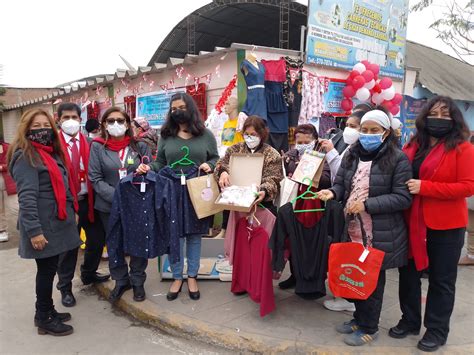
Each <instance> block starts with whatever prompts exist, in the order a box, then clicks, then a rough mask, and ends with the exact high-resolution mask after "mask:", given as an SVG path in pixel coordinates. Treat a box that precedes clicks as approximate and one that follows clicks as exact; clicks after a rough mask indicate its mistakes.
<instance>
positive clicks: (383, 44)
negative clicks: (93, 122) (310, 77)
mask: <svg viewBox="0 0 474 355" xmlns="http://www.w3.org/2000/svg"><path fill="white" fill-rule="evenodd" d="M407 17H408V0H371V1H369V0H310V1H309V10H308V36H307V40H306V54H307V57H306V61H307V63H308V64H312V63H313V64H317V65H325V66H330V67H335V68H341V69H346V70H350V69H352V67H353V66H354V64H356V63H358V62H360V61H362V60H368V61H369V62H371V63H375V64H378V65H379V66H380V75H382V76H391V77H394V78H399V79H402V78H403V75H404V71H405V69H404V68H405V42H406V31H407Z"/></svg>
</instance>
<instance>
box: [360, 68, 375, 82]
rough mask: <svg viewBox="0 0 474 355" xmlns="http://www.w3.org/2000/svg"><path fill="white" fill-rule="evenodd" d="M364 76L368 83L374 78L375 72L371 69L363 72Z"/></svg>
mask: <svg viewBox="0 0 474 355" xmlns="http://www.w3.org/2000/svg"><path fill="white" fill-rule="evenodd" d="M362 76H363V77H364V79H365V82H366V83H368V82H369V81H371V80H373V79H374V73H372V72H371V71H370V70H366V71H365V72H363V73H362Z"/></svg>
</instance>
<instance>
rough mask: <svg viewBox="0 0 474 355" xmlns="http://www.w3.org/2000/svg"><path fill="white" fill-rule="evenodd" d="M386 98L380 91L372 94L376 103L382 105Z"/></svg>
mask: <svg viewBox="0 0 474 355" xmlns="http://www.w3.org/2000/svg"><path fill="white" fill-rule="evenodd" d="M384 100H385V99H384V98H383V96H382V94H381V93H380V94H379V93H377V92H376V93H374V94H373V95H372V101H373V103H374V104H376V105H380V104H381V103H382V102H383V101H384Z"/></svg>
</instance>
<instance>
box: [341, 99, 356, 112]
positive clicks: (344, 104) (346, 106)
mask: <svg viewBox="0 0 474 355" xmlns="http://www.w3.org/2000/svg"><path fill="white" fill-rule="evenodd" d="M353 106H354V103H353V102H352V100H351V99H343V100H342V101H341V108H342V109H343V110H344V111H350V110H352V107H353Z"/></svg>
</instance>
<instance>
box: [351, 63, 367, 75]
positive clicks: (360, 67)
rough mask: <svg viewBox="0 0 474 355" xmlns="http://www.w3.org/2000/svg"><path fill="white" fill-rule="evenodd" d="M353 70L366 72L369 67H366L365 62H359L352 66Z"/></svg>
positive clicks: (360, 72)
mask: <svg viewBox="0 0 474 355" xmlns="http://www.w3.org/2000/svg"><path fill="white" fill-rule="evenodd" d="M352 70H354V71H356V72H359V74H362V73H363V72H365V71H366V70H367V68H366V67H365V65H364V64H362V63H357V64H356V65H354V67H353V68H352Z"/></svg>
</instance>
